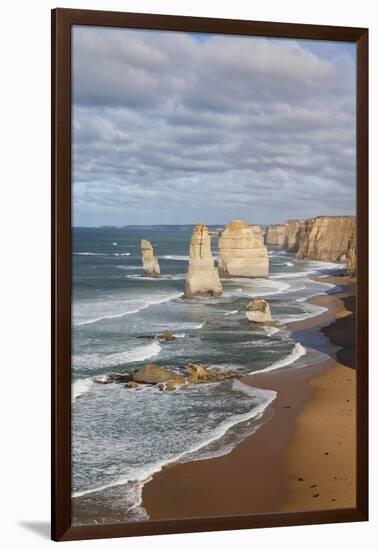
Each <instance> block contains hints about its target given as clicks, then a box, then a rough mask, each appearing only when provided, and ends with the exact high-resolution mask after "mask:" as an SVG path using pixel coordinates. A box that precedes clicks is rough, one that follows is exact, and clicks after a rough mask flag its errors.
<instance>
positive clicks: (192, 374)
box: [186, 363, 236, 384]
mask: <svg viewBox="0 0 378 550" xmlns="http://www.w3.org/2000/svg"><path fill="white" fill-rule="evenodd" d="M186 368H187V371H188V373H189V376H188V382H189V383H190V384H201V383H204V382H221V381H222V380H226V379H228V378H234V377H235V376H236V374H235V373H234V372H233V371H232V370H224V371H222V370H221V369H219V368H217V367H214V368H212V369H210V368H208V367H204V366H203V365H196V364H195V363H188V365H187V367H186Z"/></svg>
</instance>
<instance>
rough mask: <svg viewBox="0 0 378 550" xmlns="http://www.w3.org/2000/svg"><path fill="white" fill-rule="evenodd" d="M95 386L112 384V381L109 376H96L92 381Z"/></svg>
mask: <svg viewBox="0 0 378 550" xmlns="http://www.w3.org/2000/svg"><path fill="white" fill-rule="evenodd" d="M92 382H94V383H95V384H112V382H113V380H112V378H111V377H110V376H107V375H106V374H104V375H103V376H96V377H95V378H93V379H92Z"/></svg>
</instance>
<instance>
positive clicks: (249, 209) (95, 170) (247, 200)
mask: <svg viewBox="0 0 378 550" xmlns="http://www.w3.org/2000/svg"><path fill="white" fill-rule="evenodd" d="M72 72H73V73H72V76H73V85H72V94H73V110H72V113H73V119H72V158H73V165H72V182H73V224H74V225H75V226H99V225H117V226H118V225H153V224H192V223H199V222H201V223H206V224H224V223H227V222H229V221H231V220H232V219H243V220H245V221H246V222H247V223H258V224H271V223H282V222H284V221H286V220H287V219H291V218H306V217H312V216H317V215H340V214H354V213H355V164H356V151H355V47H354V44H352V43H346V42H325V41H314V40H312V41H311V40H294V39H273V38H264V37H245V36H227V35H216V34H207V35H199V34H195V33H177V32H172V31H146V30H131V29H119V28H101V27H92V26H83V27H81V26H76V27H74V28H73V48H72Z"/></svg>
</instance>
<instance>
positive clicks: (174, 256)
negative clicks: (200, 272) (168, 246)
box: [158, 254, 189, 262]
mask: <svg viewBox="0 0 378 550" xmlns="http://www.w3.org/2000/svg"><path fill="white" fill-rule="evenodd" d="M158 258H159V260H176V261H185V262H187V261H188V260H189V256H183V255H181V254H167V255H165V256H158Z"/></svg>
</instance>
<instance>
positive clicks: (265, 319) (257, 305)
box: [245, 298, 273, 323]
mask: <svg viewBox="0 0 378 550" xmlns="http://www.w3.org/2000/svg"><path fill="white" fill-rule="evenodd" d="M245 316H246V317H247V319H248V321H249V322H251V323H272V321H273V319H272V314H271V312H270V306H269V304H268V302H267V301H266V300H263V298H256V299H255V300H252V302H250V303H249V304H248V305H247V312H246V314H245Z"/></svg>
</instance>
